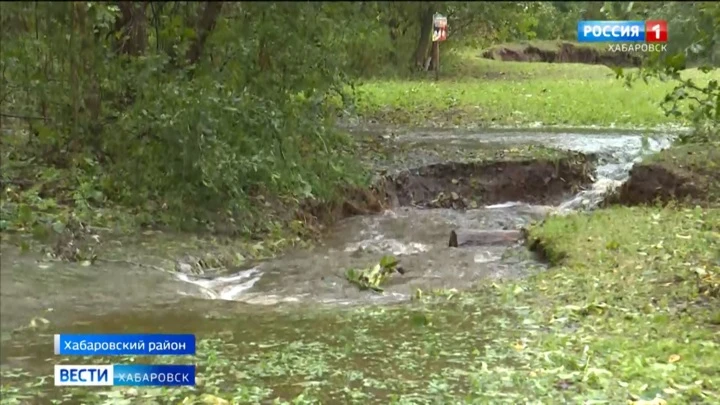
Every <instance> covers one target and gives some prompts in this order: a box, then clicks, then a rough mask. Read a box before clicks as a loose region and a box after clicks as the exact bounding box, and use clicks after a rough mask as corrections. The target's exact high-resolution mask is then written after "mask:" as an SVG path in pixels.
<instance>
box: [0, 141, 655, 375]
mask: <svg viewBox="0 0 720 405" xmlns="http://www.w3.org/2000/svg"><path fill="white" fill-rule="evenodd" d="M393 137H394V138H395V141H396V142H398V143H405V144H407V145H409V146H411V147H413V148H417V149H418V151H421V150H422V145H426V144H452V145H460V146H463V145H468V147H470V146H473V145H474V146H475V147H477V145H479V144H482V143H486V142H493V143H497V142H501V143H508V144H524V143H538V144H543V145H546V146H551V147H559V148H565V149H572V150H575V151H579V152H585V153H594V154H597V155H598V156H599V159H600V165H599V167H598V171H597V182H596V183H595V184H594V185H593V187H591V188H590V189H588V190H585V191H582V192H581V193H579V194H578V195H575V196H570V197H569V198H568V199H567V200H566V201H565V202H564V203H563V204H561V205H560V206H558V207H547V206H532V205H527V204H523V203H519V202H507V203H506V204H498V205H495V206H488V207H480V208H478V209H473V210H467V211H464V212H461V211H453V210H445V209H432V210H421V209H416V208H411V207H400V208H395V209H393V210H391V211H387V212H385V213H383V214H382V215H377V216H367V217H354V218H348V219H347V220H345V221H342V222H340V223H338V224H337V225H336V226H335V227H334V228H333V229H332V230H331V232H330V233H329V234H328V236H327V238H326V240H325V241H324V243H323V244H321V245H320V246H316V247H315V248H314V249H312V250H306V251H297V252H293V253H290V254H288V255H287V256H285V257H282V258H279V259H277V260H273V261H269V262H266V263H263V264H260V265H258V266H257V267H254V268H249V269H242V270H239V271H237V272H235V273H233V274H230V275H227V276H223V277H218V278H215V279H203V278H193V277H189V276H184V275H180V276H177V275H171V274H169V273H163V272H159V271H156V270H152V269H149V268H143V267H136V266H131V265H128V264H121V263H102V264H101V265H96V266H92V267H83V266H81V265H79V264H72V263H48V262H46V261H44V260H42V258H40V257H39V256H33V255H20V254H19V252H18V251H17V249H16V248H14V247H11V246H3V248H2V251H1V253H2V256H1V257H0V260H1V263H0V265H1V267H0V268H1V269H2V271H1V273H0V275H1V278H2V279H1V281H0V306H1V308H0V312H2V317H0V322H1V325H0V326H1V329H2V338H3V345H2V346H3V350H2V353H1V354H0V357H1V359H0V360H1V361H2V364H3V366H10V365H12V366H19V365H28V363H33V362H34V363H35V364H36V365H38V362H39V363H42V360H40V359H44V358H47V357H48V354H49V352H47V349H48V347H49V345H48V342H50V341H51V339H49V338H48V337H47V336H44V335H43V333H53V332H55V331H70V330H88V331H108V332H110V331H187V330H191V331H199V330H208V329H209V328H210V329H212V328H215V327H218V328H219V327H222V326H221V324H222V322H220V323H218V322H217V320H218V319H225V320H227V319H228V318H231V319H232V318H233V317H238V316H240V315H241V314H256V313H257V312H258V311H263V312H265V311H268V310H271V309H275V308H278V306H277V304H281V305H280V306H279V308H290V309H292V308H293V307H294V306H297V305H316V304H318V303H320V304H328V305H331V306H334V305H350V304H358V303H360V304H361V303H374V302H377V303H391V302H398V301H404V300H407V299H408V298H409V297H411V296H412V294H413V293H414V292H415V291H416V289H423V290H428V289H433V288H458V289H462V288H468V287H470V286H472V284H473V283H474V282H476V281H478V280H481V279H487V278H503V277H517V276H523V275H526V274H528V273H530V272H533V271H537V270H538V268H541V267H542V266H541V265H540V264H539V263H538V262H536V261H534V260H533V258H532V257H531V256H529V255H528V254H527V252H525V250H524V249H523V248H522V247H521V246H479V247H472V248H460V249H456V248H448V247H447V244H448V236H449V233H450V231H451V230H453V229H458V228H466V229H484V230H500V229H518V228H521V227H523V226H525V225H527V224H528V223H529V222H530V221H533V220H537V219H539V218H542V217H543V216H544V215H546V214H547V213H548V212H550V211H567V210H573V209H583V208H591V207H592V206H593V205H594V204H596V203H597V202H599V201H600V199H601V198H602V196H603V195H604V194H605V192H606V191H607V190H608V189H611V188H613V187H615V186H617V185H618V184H619V183H620V182H621V181H623V180H624V179H625V178H626V176H627V172H628V170H629V169H630V167H631V166H632V164H633V162H634V161H636V160H637V159H638V158H639V157H640V156H641V154H642V153H644V152H649V151H654V150H658V149H660V148H663V147H665V146H667V145H668V140H667V139H663V138H661V137H651V138H647V139H645V140H644V136H643V135H639V134H610V133H608V134H580V133H561V132H552V133H538V132H537V131H535V132H523V131H502V132H497V133H492V134H488V133H485V134H473V133H462V132H437V131H436V132H431V131H428V132H413V133H399V134H398V133H396V134H393ZM428 163H431V162H428ZM127 249H128V252H130V251H132V247H127ZM159 250H162V248H160V249H159ZM383 254H394V255H397V256H398V258H399V259H400V260H401V263H402V265H403V267H404V268H405V269H406V270H407V272H406V274H404V275H396V276H394V277H393V278H392V279H391V281H390V282H389V284H388V285H387V286H386V290H385V292H384V293H383V294H377V293H372V292H367V291H359V290H358V289H357V288H356V287H354V286H352V285H350V284H349V283H348V282H347V281H346V280H345V279H344V269H346V268H348V267H366V266H368V265H371V264H373V263H377V260H378V258H379V257H380V256H381V255H383ZM120 314H122V315H120ZM34 317H42V318H44V319H47V320H48V321H50V324H49V326H45V327H42V326H41V327H40V328H39V329H38V330H37V331H38V332H37V333H27V329H25V331H21V332H19V333H15V332H13V331H17V330H19V329H21V328H23V327H26V326H27V325H28V324H29V323H30V321H31V319H32V318H34ZM223 322H224V324H225V327H227V322H226V321H223ZM36 324H37V322H36Z"/></svg>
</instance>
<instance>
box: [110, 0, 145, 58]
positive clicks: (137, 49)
mask: <svg viewBox="0 0 720 405" xmlns="http://www.w3.org/2000/svg"><path fill="white" fill-rule="evenodd" d="M147 6H148V3H147V2H142V3H140V2H131V1H120V2H118V7H119V8H120V12H121V13H122V14H121V16H120V18H119V19H118V20H117V22H116V23H115V32H121V33H122V36H121V37H120V40H119V41H118V42H117V43H116V44H115V50H116V52H118V53H121V54H124V55H133V56H139V55H142V54H143V52H145V48H146V47H147V19H146V16H145V11H146V10H147Z"/></svg>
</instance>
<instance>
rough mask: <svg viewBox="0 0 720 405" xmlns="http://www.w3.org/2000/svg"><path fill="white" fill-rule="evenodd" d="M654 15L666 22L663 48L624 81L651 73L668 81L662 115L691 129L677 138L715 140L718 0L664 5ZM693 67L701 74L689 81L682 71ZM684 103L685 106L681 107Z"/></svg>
mask: <svg viewBox="0 0 720 405" xmlns="http://www.w3.org/2000/svg"><path fill="white" fill-rule="evenodd" d="M650 15H651V17H653V18H664V19H667V20H668V30H669V33H668V38H669V40H668V52H667V53H664V54H656V55H652V57H651V58H650V59H649V61H648V64H647V66H646V68H645V69H644V70H642V71H641V72H639V73H638V74H635V75H629V76H628V83H630V82H632V81H633V80H636V79H638V78H642V79H644V80H645V81H646V82H647V81H648V79H649V78H651V77H658V78H660V79H661V80H665V81H673V82H675V83H676V85H675V87H674V88H673V89H672V90H671V91H670V92H668V94H667V95H666V96H665V98H664V100H663V102H662V107H663V109H664V111H665V114H666V115H668V116H673V117H682V118H684V119H686V120H687V121H689V122H691V123H692V124H693V126H694V129H695V131H694V132H693V133H692V134H689V135H684V136H682V137H681V138H680V141H681V142H685V143H692V142H701V143H702V142H710V141H717V140H718V139H720V85H719V84H718V83H719V82H718V80H717V78H715V76H714V75H712V73H713V71H716V69H717V68H718V66H719V65H718V62H720V32H718V30H717V27H718V24H720V4H719V3H717V2H696V3H692V4H691V5H688V4H685V3H663V5H662V6H660V7H658V8H655V9H653V10H652V12H650ZM689 65H698V66H700V67H699V70H700V71H702V72H704V73H706V74H707V75H706V76H705V77H706V78H704V79H700V80H693V79H691V78H687V77H684V76H683V75H682V74H681V72H682V71H683V70H684V69H685V68H686V67H688V66H689ZM683 106H687V108H683Z"/></svg>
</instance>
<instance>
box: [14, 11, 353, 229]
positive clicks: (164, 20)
mask: <svg viewBox="0 0 720 405" xmlns="http://www.w3.org/2000/svg"><path fill="white" fill-rule="evenodd" d="M209 5H210V3H204V4H202V3H165V4H159V3H157V4H156V3H153V4H152V5H151V6H148V5H147V4H145V5H140V4H136V5H134V6H129V5H125V6H127V7H130V9H125V10H121V9H120V8H119V7H118V6H116V5H112V4H110V3H95V2H90V3H82V4H80V3H62V4H61V3H58V4H55V3H53V4H49V3H34V4H30V3H27V4H25V3H16V4H10V5H8V7H4V8H3V22H4V24H3V27H4V28H3V31H2V42H3V47H2V51H1V52H2V58H1V59H2V62H1V63H2V66H1V67H0V68H1V69H2V72H3V76H2V81H3V83H2V84H3V86H2V88H3V93H2V100H3V107H2V113H4V114H9V115H13V116H22V117H31V118H30V119H29V122H30V125H29V127H28V128H27V130H25V129H24V128H22V126H20V125H16V126H15V127H13V128H9V131H7V132H6V133H5V134H4V135H3V136H4V139H7V140H8V142H9V143H10V144H12V145H13V149H12V150H11V151H8V155H7V156H6V157H7V158H9V159H7V160H6V159H4V160H3V163H4V164H5V163H8V164H20V165H23V164H24V166H25V167H28V168H29V167H30V166H31V165H30V162H31V161H33V162H34V164H35V165H37V164H39V165H40V167H42V166H47V167H48V169H47V170H60V171H61V173H62V174H63V175H70V176H72V178H73V179H77V181H72V180H71V181H70V182H69V183H70V184H65V187H64V188H66V189H67V188H70V189H72V190H73V191H72V192H71V191H68V193H70V195H71V198H70V202H71V203H72V204H73V205H74V206H75V209H77V210H82V209H87V210H90V211H92V210H96V209H97V208H99V207H100V206H102V205H103V204H105V203H109V202H114V203H117V204H122V205H125V206H128V207H130V208H132V209H137V210H139V211H141V212H150V213H155V215H153V218H150V222H151V223H152V222H160V223H162V222H167V221H171V222H177V221H178V220H181V222H183V223H184V224H185V225H193V224H195V225H196V224H197V223H198V221H200V222H204V221H208V220H219V219H220V218H225V219H228V218H231V219H232V218H234V219H235V220H239V221H241V222H242V223H243V225H242V228H246V230H248V231H251V230H253V229H255V228H256V227H257V226H260V225H261V224H254V223H253V222H252V219H253V218H257V216H256V215H255V214H253V212H252V210H256V211H257V210H258V209H260V210H263V209H266V207H263V206H260V207H258V206H257V204H255V203H254V201H255V200H256V199H257V198H263V199H266V200H268V199H278V198H279V199H280V203H281V204H282V203H283V201H285V200H286V199H289V201H292V200H297V199H302V198H317V199H333V198H336V197H337V190H339V188H340V187H342V186H344V185H346V184H348V183H350V184H353V183H358V182H361V181H364V176H363V174H362V171H361V170H358V169H357V167H356V166H354V165H353V163H352V160H351V159H349V158H348V156H349V151H350V150H351V148H350V146H351V141H350V139H349V138H347V137H346V136H345V135H342V134H340V133H337V131H336V130H335V129H334V126H333V121H332V120H333V117H334V116H335V115H336V114H337V111H336V108H338V107H340V108H343V103H346V102H347V101H349V98H348V97H347V95H346V94H344V89H345V84H346V83H347V82H348V79H347V76H346V75H345V73H344V71H345V69H346V65H347V61H345V60H343V59H342V58H337V57H336V56H335V52H334V50H336V49H338V48H342V47H343V46H345V45H346V43H345V42H343V41H344V35H343V33H346V32H348V31H342V29H343V27H342V23H341V20H333V19H332V18H330V14H331V11H332V6H331V5H325V4H312V5H304V4H270V3H248V4H243V5H242V7H241V6H240V4H239V3H224V4H223V6H222V10H221V11H220V14H219V15H218V16H217V19H216V20H215V24H214V26H213V25H212V24H211V25H208V26H203V25H202V24H203V21H204V20H203V18H200V17H203V16H204V15H205V14H206V13H207V9H208V8H209ZM121 7H123V6H121ZM133 7H134V8H133ZM128 10H129V11H128ZM128 12H129V13H130V14H132V15H133V16H134V17H137V19H136V20H134V22H132V24H130V23H128V22H127V21H125V20H124V19H125V17H126V15H125V14H127V13H128ZM124 13H125V14H124ZM133 13H134V14H133ZM138 16H139V17H138ZM123 24H125V25H126V26H130V25H132V26H133V27H134V28H133V29H131V30H127V29H124V28H122V27H123ZM133 24H134V25H133ZM338 30H340V31H341V32H340V33H339V35H338ZM205 31H207V32H209V34H212V35H206V37H207V39H206V42H200V38H202V37H203V32H205ZM138 33H139V34H138ZM288 34H290V35H288ZM194 47H197V48H199V49H200V56H199V58H198V59H197V60H193V57H192V53H191V52H190V51H192V50H193V49H194ZM38 61H39V63H38ZM329 99H333V100H340V101H341V103H340V105H338V104H337V103H328V102H327V100H329ZM10 138H12V139H13V141H12V142H10V141H9V139H10ZM23 162H25V163H23ZM33 176H34V174H33ZM35 177H37V176H35ZM11 180H12V179H7V181H11ZM26 180H29V181H31V182H35V181H37V180H38V179H33V178H31V179H26ZM25 191H27V190H25ZM165 213H169V214H170V215H166V214H165Z"/></svg>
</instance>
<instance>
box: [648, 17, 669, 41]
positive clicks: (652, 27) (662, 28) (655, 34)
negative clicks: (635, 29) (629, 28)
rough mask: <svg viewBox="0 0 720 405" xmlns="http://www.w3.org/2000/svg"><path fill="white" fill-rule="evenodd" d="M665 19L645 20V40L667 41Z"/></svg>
mask: <svg viewBox="0 0 720 405" xmlns="http://www.w3.org/2000/svg"><path fill="white" fill-rule="evenodd" d="M667 40H668V31H667V21H665V20H652V21H645V42H667Z"/></svg>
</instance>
